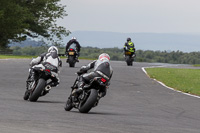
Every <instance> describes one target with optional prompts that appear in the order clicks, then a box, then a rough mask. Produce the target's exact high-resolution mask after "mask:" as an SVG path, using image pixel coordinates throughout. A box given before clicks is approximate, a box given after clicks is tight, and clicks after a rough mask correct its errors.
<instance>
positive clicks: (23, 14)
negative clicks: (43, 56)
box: [0, 0, 70, 49]
mask: <svg viewBox="0 0 200 133" xmlns="http://www.w3.org/2000/svg"><path fill="white" fill-rule="evenodd" d="M59 2H60V0H1V2H0V49H7V48H8V44H9V43H10V42H21V41H24V40H26V39H27V37H30V38H36V37H37V39H38V38H41V40H46V41H49V42H51V43H52V44H54V45H55V44H58V42H59V40H62V39H61V38H62V37H64V36H67V35H68V34H69V33H70V32H69V31H67V30H66V29H65V28H64V27H62V26H59V25H57V23H56V21H57V19H58V18H63V17H65V16H67V14H66V11H65V7H66V6H63V5H61V4H59ZM55 38H56V39H55Z"/></svg>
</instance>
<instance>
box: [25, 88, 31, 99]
mask: <svg viewBox="0 0 200 133" xmlns="http://www.w3.org/2000/svg"><path fill="white" fill-rule="evenodd" d="M29 96H30V91H29V90H26V91H25V93H24V100H28V98H29Z"/></svg>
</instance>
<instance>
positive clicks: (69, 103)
mask: <svg viewBox="0 0 200 133" xmlns="http://www.w3.org/2000/svg"><path fill="white" fill-rule="evenodd" d="M72 108H73V106H72V101H71V98H68V100H67V101H66V104H65V110H66V111H70V110H71V109H72Z"/></svg>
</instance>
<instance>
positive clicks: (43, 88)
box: [24, 63, 58, 102]
mask: <svg viewBox="0 0 200 133" xmlns="http://www.w3.org/2000/svg"><path fill="white" fill-rule="evenodd" d="M43 65H44V67H45V69H41V68H34V69H35V70H36V71H37V76H36V80H34V81H33V82H30V81H29V82H27V84H26V87H27V90H26V91H25V94H24V100H29V101H32V102H36V101H37V100H38V98H39V97H41V96H44V95H46V94H47V93H48V92H49V91H50V89H51V87H50V85H48V83H47V81H48V80H50V79H52V78H55V73H57V72H58V69H57V67H55V66H53V65H51V64H50V63H44V64H43Z"/></svg>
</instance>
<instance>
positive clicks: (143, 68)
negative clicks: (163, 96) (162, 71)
mask: <svg viewBox="0 0 200 133" xmlns="http://www.w3.org/2000/svg"><path fill="white" fill-rule="evenodd" d="M155 67H164V66H151V67H142V70H143V72H144V73H145V74H146V75H147V76H148V77H149V75H148V74H147V72H146V70H145V68H155ZM149 78H150V77H149ZM153 80H155V81H157V82H158V83H159V84H161V85H162V86H164V87H166V88H168V89H170V90H173V91H176V92H180V93H182V94H184V95H188V96H192V97H196V98H200V96H196V95H192V94H189V93H185V92H182V91H179V90H175V89H174V88H171V87H169V86H166V85H165V84H164V83H162V82H160V81H158V80H156V79H153Z"/></svg>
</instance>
